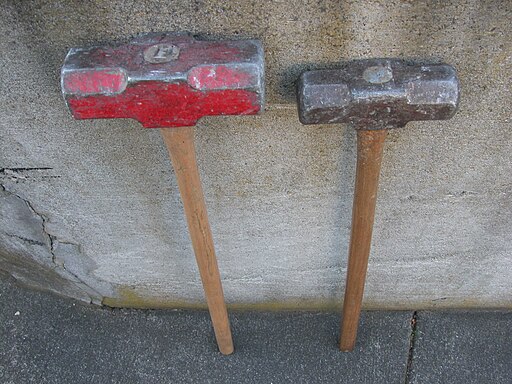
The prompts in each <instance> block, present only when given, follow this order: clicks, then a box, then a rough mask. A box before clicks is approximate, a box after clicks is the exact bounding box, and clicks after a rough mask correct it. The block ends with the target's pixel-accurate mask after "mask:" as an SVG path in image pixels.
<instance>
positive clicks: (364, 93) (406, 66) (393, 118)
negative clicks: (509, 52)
mask: <svg viewBox="0 0 512 384" xmlns="http://www.w3.org/2000/svg"><path fill="white" fill-rule="evenodd" d="M458 103H459V83H458V80H457V76H456V72H455V69H454V68H452V67H451V66H449V65H444V64H432V65H420V64H414V63H408V62H405V61H402V60H398V59H371V60H359V61H353V62H347V63H345V64H343V65H342V66H341V68H340V69H335V70H318V71H310V72H305V73H303V74H302V76H301V78H300V80H299V83H298V104H299V105H298V106H299V119H300V121H301V122H302V123H303V124H329V123H349V124H350V125H352V126H353V127H354V128H355V129H356V130H357V166H356V182H355V191H354V205H353V208H352V232H351V238H350V249H349V259H348V269H347V280H346V288H345V299H344V302H343V316H342V325H341V335H340V349H341V350H342V351H351V350H352V349H353V348H354V345H355V341H356V335H357V327H358V324H359V315H360V312H361V303H362V299H363V291H364V283H365V278H366V270H367V266H368V256H369V254H370V245H371V237H372V229H373V219H374V215H375V203H376V200H377V188H378V184H379V173H380V166H381V160H382V149H383V145H384V139H385V138H386V133H387V130H388V129H391V128H399V127H403V126H405V125H406V124H407V123H408V122H409V121H415V120H444V119H449V118H451V117H452V116H453V115H454V114H455V112H456V111H457V107H458Z"/></svg>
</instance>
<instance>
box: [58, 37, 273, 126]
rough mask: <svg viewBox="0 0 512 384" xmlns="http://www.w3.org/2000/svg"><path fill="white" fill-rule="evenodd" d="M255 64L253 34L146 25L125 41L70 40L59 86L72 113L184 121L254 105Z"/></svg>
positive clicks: (260, 93)
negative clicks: (198, 35)
mask: <svg viewBox="0 0 512 384" xmlns="http://www.w3.org/2000/svg"><path fill="white" fill-rule="evenodd" d="M263 65H264V64H263V49H262V46H261V43H260V42H259V41H257V40H237V41H201V40H196V39H194V38H193V37H192V36H190V35H186V34H173V33H152V34H145V35H142V36H140V37H138V38H136V39H135V40H132V41H131V42H129V43H127V44H120V45H114V46H107V47H92V48H72V49H71V50H70V51H69V53H68V55H67V57H66V60H65V62H64V65H63V67H62V71H61V83H62V92H63V95H64V99H65V100H66V102H67V104H68V106H69V108H70V110H71V112H72V114H73V116H74V117H75V118H77V119H97V118H133V119H136V120H138V121H139V122H140V123H141V124H142V125H143V126H144V127H146V128H166V127H181V126H192V125H195V124H196V123H197V121H198V120H199V119H200V118H201V117H203V116H207V115H209V116H211V115H252V114H257V113H259V112H260V111H261V110H262V107H263V102H264V68H263Z"/></svg>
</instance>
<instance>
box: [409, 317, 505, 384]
mask: <svg viewBox="0 0 512 384" xmlns="http://www.w3.org/2000/svg"><path fill="white" fill-rule="evenodd" d="M511 361H512V313H511V312H451V313H450V312H445V313H439V312H419V313H418V315H417V322H416V332H415V343H414V350H413V353H412V360H411V365H410V372H409V373H410V374H409V382H410V383H411V384H413V383H414V384H419V383H432V384H437V383H453V384H457V383H461V384H462V383H499V384H506V383H512V364H510V362H511Z"/></svg>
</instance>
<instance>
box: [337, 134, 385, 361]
mask: <svg viewBox="0 0 512 384" xmlns="http://www.w3.org/2000/svg"><path fill="white" fill-rule="evenodd" d="M386 134H387V130H384V129H383V130H375V131H365V130H359V131H357V167H356V184H355V190H354V205H353V207H352V232H351V235H350V250H349V257H348V269H347V282H346V287H345V300H344V302H343V313H342V321H341V335H340V349H341V350H342V351H351V350H352V349H354V345H355V342H356V336H357V327H358V325H359V315H360V313H361V303H362V300H363V292H364V283H365V279H366V269H367V267H368V256H369V255H370V245H371V241H372V229H373V220H374V216H375V203H376V201H377V190H378V186H379V174H380V165H381V161H382V149H383V147H384V140H385V139H386Z"/></svg>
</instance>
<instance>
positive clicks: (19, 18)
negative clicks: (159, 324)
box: [0, 0, 512, 308]
mask: <svg viewBox="0 0 512 384" xmlns="http://www.w3.org/2000/svg"><path fill="white" fill-rule="evenodd" d="M0 15H1V18H0V20H2V23H1V24H0V36H1V38H0V51H1V52H2V56H1V58H0V64H1V65H0V78H1V79H2V81H1V82H0V90H1V92H0V98H1V99H0V102H1V106H2V108H1V109H0V127H1V128H0V129H1V131H0V135H1V136H0V169H1V171H0V182H1V184H2V187H1V188H0V199H1V205H0V269H1V270H3V271H6V272H8V273H10V274H11V275H13V276H14V277H16V278H17V279H18V280H20V281H21V282H24V283H25V284H29V285H31V286H34V287H38V288H42V289H49V290H53V291H55V292H59V293H60V294H63V295H67V296H72V297H77V298H80V299H82V300H86V301H92V302H95V303H101V302H103V303H105V304H109V305H127V306H150V307H153V306H187V305H197V304H198V303H202V301H203V294H202V288H201V284H200V281H199V277H198V273H197V269H196V266H195V261H194V257H193V253H192V249H191V246H190V243H189V239H188V234H187V229H186V224H185V219H184V216H183V210H182V204H181V201H180V198H179V194H178V190H177V186H176V180H175V178H174V174H173V172H172V169H171V166H170V162H169V160H168V158H167V154H166V151H165V148H164V145H163V143H162V140H161V137H160V136H159V132H158V131H157V130H145V129H142V128H141V127H140V126H139V125H138V123H136V122H134V121H131V120H116V121H114V120H110V121H107V120H95V121H93V120H90V121H75V120H73V119H72V118H71V116H70V114H69V113H68V111H67V110H66V107H65V105H64V102H63V100H62V97H61V94H60V88H59V87H60V86H59V71H60V66H61V64H62V61H63V59H64V56H65V55H66V52H67V50H68V48H69V47H72V46H83V45H90V44H94V43H103V42H107V41H112V40H115V39H119V38H126V37H129V36H131V35H134V34H137V33H140V32H149V31H165V30H169V31H190V32H193V33H197V34H199V35H202V36H204V37H206V38H215V37H218V36H221V37H228V38H235V39H237V38H248V37H250V38H260V39H261V40H262V41H263V43H264V46H265V51H266V63H267V68H266V69H267V79H266V82H267V94H268V104H267V110H266V111H265V113H264V114H262V115H261V116H257V117H242V118H240V117H228V118H207V119H203V120H202V121H201V122H200V124H199V125H198V126H197V129H196V142H197V149H198V156H199V159H198V161H199V163H200V170H201V173H202V179H203V184H204V189H205V193H206V200H207V204H208V208H209V214H210V221H211V225H212V230H213V234H214V238H215V242H216V248H217V254H218V259H219V265H220V268H221V273H222V276H223V281H224V288H225V294H226V299H227V300H228V302H229V303H231V304H233V305H234V306H239V307H244V306H248V307H277V308H283V307H291V308H293V307H298V308H320V307H333V306H338V305H339V304H340V303H341V300H342V294H343V287H344V278H345V272H346V258H347V248H348V236H349V227H350V215H351V213H350V210H351V204H352V203H351V201H352V191H353V181H354V163H355V134H354V132H353V131H352V130H351V129H349V128H347V127H345V126H342V125H331V126H308V127H305V126H301V124H300V123H299V122H298V119H297V114H296V111H295V105H294V92H293V89H294V81H295V80H296V78H297V77H298V75H299V74H300V72H301V71H303V70H305V69H309V68H326V67H335V66H336V63H337V62H339V61H341V60H343V59H354V58H364V57H379V56H381V57H382V56H393V57H407V58H430V59H432V60H434V61H437V60H442V61H445V62H447V63H450V64H452V65H454V66H455V67H456V68H457V69H458V71H459V74H460V79H461V83H462V89H463V93H462V103H461V108H460V111H459V113H458V114H457V115H456V117H455V118H453V119H452V120H450V121H443V122H418V123H411V124H409V125H408V127H407V128H405V129H401V130H396V131H393V132H391V133H390V135H389V138H388V140H387V142H386V147H385V154H384V164H383V170H382V177H381V185H380V195H379V200H378V207H377V218H376V223H375V232H374V239H373V240H374V241H373V249H372V255H371V260H370V266H369V272H368V280H367V289H366V296H365V306H366V307H367V308H430V307H441V306H442V307H512V285H511V281H512V161H511V158H512V117H511V113H510V106H511V105H512V96H511V92H510V86H511V79H512V75H511V74H512V44H511V42H512V39H511V36H512V27H511V25H512V23H511V20H512V2H510V1H506V0H503V1H498V0H495V1H476V0H474V1H467V0H466V1H455V0H453V1H424V2H420V1H398V0H395V1H335V0H319V1H290V0H286V1H274V2H270V1H269V2H264V1H262V2H257V1H241V2H223V1H210V2H208V1H94V2H93V1H91V2H78V1H76V2H60V1H30V2H29V1H21V2H19V1H3V2H2V3H1V5H0Z"/></svg>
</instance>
